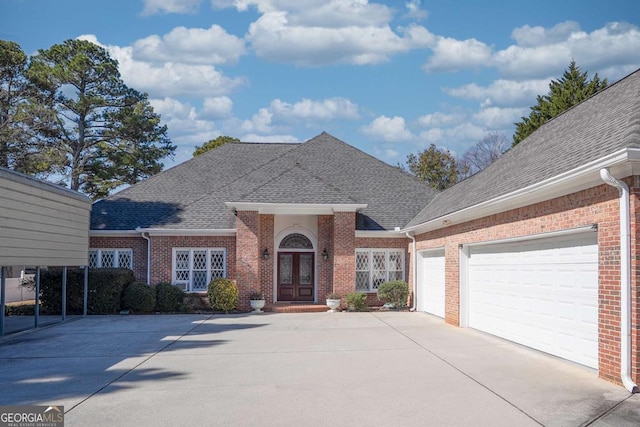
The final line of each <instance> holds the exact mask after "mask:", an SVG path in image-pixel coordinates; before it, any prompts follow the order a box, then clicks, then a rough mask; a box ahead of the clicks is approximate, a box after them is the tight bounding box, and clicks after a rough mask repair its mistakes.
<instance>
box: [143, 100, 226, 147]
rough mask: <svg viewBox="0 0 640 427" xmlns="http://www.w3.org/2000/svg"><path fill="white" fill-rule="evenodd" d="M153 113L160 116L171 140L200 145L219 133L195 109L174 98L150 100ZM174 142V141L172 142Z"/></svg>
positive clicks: (212, 123)
mask: <svg viewBox="0 0 640 427" xmlns="http://www.w3.org/2000/svg"><path fill="white" fill-rule="evenodd" d="M149 103H150V104H151V106H152V107H153V109H154V111H155V112H157V113H158V114H160V115H161V116H162V122H163V123H164V124H166V125H167V128H168V129H169V134H170V137H171V138H172V140H176V141H184V142H185V143H194V144H202V143H203V142H205V141H208V140H209V139H211V137H212V135H215V134H216V133H217V134H219V131H218V130H217V129H216V124H215V122H214V121H212V120H206V119H203V117H202V116H201V115H200V114H198V112H197V111H196V109H195V107H193V106H192V105H190V104H189V103H184V102H181V101H179V100H177V99H174V98H168V97H167V98H163V99H150V100H149ZM174 142H175V141H174Z"/></svg>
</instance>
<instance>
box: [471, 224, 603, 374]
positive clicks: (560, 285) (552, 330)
mask: <svg viewBox="0 0 640 427" xmlns="http://www.w3.org/2000/svg"><path fill="white" fill-rule="evenodd" d="M467 292H468V301H467V303H468V325H469V326H470V327H472V328H476V329H479V330H482V331H485V332H488V333H490V334H493V335H497V336H499V337H502V338H506V339H508V340H511V341H515V342H517V343H520V344H523V345H526V346H529V347H532V348H535V349H538V350H542V351H544V352H547V353H550V354H553V355H556V356H559V357H562V358H565V359H569V360H572V361H575V362H577V363H580V364H583V365H586V366H590V367H593V368H597V366H598V245H597V233H594V232H585V233H579V234H572V235H565V236H562V237H553V238H544V239H535V240H528V241H524V242H523V241H520V242H512V243H504V244H491V245H481V246H471V247H470V248H469V262H468V290H467Z"/></svg>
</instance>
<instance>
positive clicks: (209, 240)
mask: <svg viewBox="0 0 640 427" xmlns="http://www.w3.org/2000/svg"><path fill="white" fill-rule="evenodd" d="M173 248H226V249H227V277H228V278H230V279H234V278H235V274H236V267H235V264H236V259H235V256H236V242H235V237H233V236H151V284H152V285H155V284H158V283H161V282H168V283H171V281H172V271H171V268H172V263H173V259H172V258H173Z"/></svg>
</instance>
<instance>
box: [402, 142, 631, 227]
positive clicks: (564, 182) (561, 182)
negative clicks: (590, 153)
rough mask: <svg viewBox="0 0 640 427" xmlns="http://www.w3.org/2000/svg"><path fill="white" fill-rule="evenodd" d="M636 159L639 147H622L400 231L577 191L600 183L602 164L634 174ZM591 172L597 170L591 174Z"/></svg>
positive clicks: (444, 224)
mask: <svg viewBox="0 0 640 427" xmlns="http://www.w3.org/2000/svg"><path fill="white" fill-rule="evenodd" d="M639 161H640V150H639V149H637V148H623V149H621V150H618V151H616V152H614V153H611V154H609V155H607V156H604V157H601V158H599V159H596V160H594V161H592V162H589V163H586V164H584V165H582V166H579V167H577V168H575V169H572V170H570V171H567V172H564V173H561V174H560V175H557V176H554V177H552V178H549V179H546V180H544V181H541V182H538V183H535V184H532V185H530V186H528V187H525V188H521V189H519V190H516V191H513V192H511V193H507V194H503V195H501V196H497V197H494V198H493V199H490V200H486V201H484V202H481V203H478V204H476V205H473V206H469V207H467V208H464V209H461V210H459V211H456V212H452V213H450V214H446V215H443V216H441V217H438V218H434V219H431V220H428V221H426V222H423V223H420V224H416V225H413V226H411V227H406V228H404V229H402V231H413V232H415V234H421V233H426V232H429V231H433V230H437V229H440V228H444V227H447V226H449V225H452V224H459V223H462V222H467V221H471V220H473V219H477V218H482V217H485V216H489V215H492V214H495V213H500V212H504V211H505V210H509V209H516V208H519V207H523V206H528V205H531V204H534V203H538V202H542V201H545V200H551V199H554V198H556V197H560V196H563V195H567V194H571V193H575V192H576V191H580V190H584V189H586V188H590V187H594V186H596V185H599V184H600V182H601V181H600V180H599V179H598V178H597V172H598V171H599V170H601V169H602V168H615V169H616V173H621V174H622V175H623V176H627V175H634V174H635V172H636V170H637V168H638V163H637V162H639ZM594 172H596V173H595V174H594Z"/></svg>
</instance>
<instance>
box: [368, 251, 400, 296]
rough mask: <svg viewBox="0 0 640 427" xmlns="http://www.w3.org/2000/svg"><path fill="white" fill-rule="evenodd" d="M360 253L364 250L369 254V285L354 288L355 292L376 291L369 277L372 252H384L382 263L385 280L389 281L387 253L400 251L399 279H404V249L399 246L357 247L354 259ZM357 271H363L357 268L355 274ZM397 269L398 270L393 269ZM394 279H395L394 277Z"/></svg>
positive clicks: (371, 265) (371, 267) (371, 266)
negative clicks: (362, 287) (363, 287)
mask: <svg viewBox="0 0 640 427" xmlns="http://www.w3.org/2000/svg"><path fill="white" fill-rule="evenodd" d="M359 252H360V253H362V252H366V253H368V254H369V255H368V256H369V287H368V289H367V290H362V289H356V292H367V293H378V290H377V289H373V281H372V279H371V276H372V271H373V261H372V260H373V252H384V263H385V282H388V281H389V271H390V270H389V253H390V252H394V253H400V257H401V263H402V270H400V271H401V272H402V278H401V279H400V280H405V274H406V271H405V270H406V265H405V251H404V249H399V248H357V249H356V259H357V255H358V253H359ZM356 268H357V264H356ZM359 271H364V270H357V269H356V275H357V274H358V272H359ZM393 271H394V272H395V271H398V270H393ZM394 280H396V279H394Z"/></svg>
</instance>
